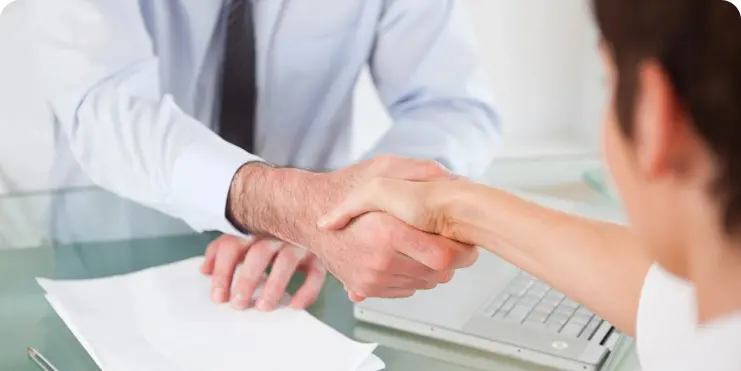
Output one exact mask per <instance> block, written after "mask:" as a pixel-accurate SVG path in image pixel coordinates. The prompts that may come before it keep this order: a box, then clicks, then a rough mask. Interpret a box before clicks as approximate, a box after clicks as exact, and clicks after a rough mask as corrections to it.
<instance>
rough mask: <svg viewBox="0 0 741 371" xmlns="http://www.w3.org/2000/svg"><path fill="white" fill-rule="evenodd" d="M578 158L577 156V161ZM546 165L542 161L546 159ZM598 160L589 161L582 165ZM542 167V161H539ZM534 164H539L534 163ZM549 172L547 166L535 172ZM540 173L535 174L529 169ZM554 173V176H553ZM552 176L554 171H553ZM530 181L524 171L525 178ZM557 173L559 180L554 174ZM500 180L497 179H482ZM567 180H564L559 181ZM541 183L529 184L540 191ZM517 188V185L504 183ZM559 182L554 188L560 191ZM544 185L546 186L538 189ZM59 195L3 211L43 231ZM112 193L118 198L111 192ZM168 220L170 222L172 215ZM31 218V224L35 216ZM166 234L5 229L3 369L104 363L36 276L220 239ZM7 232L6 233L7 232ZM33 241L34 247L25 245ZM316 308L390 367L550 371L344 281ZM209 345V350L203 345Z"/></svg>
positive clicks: (0, 285) (102, 270) (0, 297)
mask: <svg viewBox="0 0 741 371" xmlns="http://www.w3.org/2000/svg"><path fill="white" fill-rule="evenodd" d="M567 162H568V163H570V164H571V165H568V163H566V162H565V163H564V164H565V165H568V166H565V169H569V171H571V172H573V173H574V174H575V176H577V179H578V178H579V177H581V174H582V173H580V172H578V171H574V167H575V166H576V165H575V162H573V159H571V160H568V161H567ZM577 162H578V161H577ZM539 164H540V165H543V163H539ZM590 164H594V162H590V161H586V162H584V163H580V165H579V166H586V165H589V166H591V165H590ZM500 165H501V166H500V167H496V166H494V167H493V168H492V171H490V172H489V175H490V177H491V178H498V179H501V180H507V179H509V180H511V179H512V178H511V177H510V175H511V174H510V173H508V171H514V170H516V171H518V172H519V171H521V170H522V166H512V167H511V169H508V168H507V166H510V165H512V164H500ZM540 165H538V166H540ZM545 165H547V166H545V167H546V168H548V169H550V170H549V171H554V172H556V173H558V174H560V176H564V182H563V184H560V185H559V186H558V187H562V188H564V189H566V190H567V191H568V192H574V195H578V194H579V192H576V191H575V189H578V187H576V188H573V187H571V186H568V185H567V184H566V183H568V182H565V180H568V179H567V178H568V177H565V175H566V174H565V173H566V172H567V171H558V167H556V166H554V164H550V165H548V164H545ZM533 166H535V165H533ZM535 172H536V173H540V174H541V175H549V174H548V173H547V171H545V170H544V171H541V172H538V171H535ZM530 174H533V172H530ZM550 175H552V174H550ZM550 175H549V176H550ZM523 179H524V176H523ZM551 179H555V178H551ZM483 181H484V182H486V183H491V184H496V183H497V182H496V181H494V180H491V179H489V180H487V179H486V178H484V180H483ZM556 183H560V182H556ZM534 185H535V183H532V184H530V186H528V185H527V184H525V185H524V186H523V188H525V189H527V190H530V191H533V190H534V189H535V188H538V187H535V186H534ZM505 186H508V187H509V186H512V184H505ZM558 187H554V188H552V189H557V188H558ZM539 189H540V188H539ZM76 192H79V193H78V194H77V195H76V197H91V198H97V197H101V195H100V193H101V191H99V190H95V189H89V190H77V191H76ZM54 197H55V194H53V193H52V194H36V195H18V196H10V197H0V215H3V214H5V217H6V218H8V217H10V216H12V215H9V214H12V213H16V212H18V211H23V213H24V215H31V214H32V215H34V217H33V218H25V219H23V220H31V221H36V222H37V223H41V224H40V225H35V226H33V228H16V229H17V230H18V231H24V233H28V232H27V231H43V230H44V228H43V224H44V223H49V219H50V218H51V219H53V217H49V216H48V215H47V216H46V217H41V216H44V213H48V210H49V202H48V201H49V200H51V199H54ZM111 197H112V196H111ZM96 216H97V217H98V218H100V219H106V217H107V211H106V210H104V209H101V210H98V212H97V213H96ZM162 218H163V223H164V224H165V225H171V224H169V223H171V221H167V220H165V219H166V218H165V217H162ZM29 223H30V222H29ZM163 231H164V232H163V234H164V235H162V236H152V235H149V234H148V235H145V236H143V237H142V236H137V235H132V236H131V237H130V238H121V235H120V234H119V233H117V234H115V235H111V236H105V235H101V234H100V232H95V236H94V237H89V238H83V239H81V240H79V241H64V242H55V239H54V238H53V236H51V237H50V236H38V237H37V238H35V239H29V238H27V237H28V236H26V237H25V238H22V239H20V240H21V241H23V242H25V243H28V241H38V243H37V245H35V246H28V245H27V244H26V245H23V244H21V245H18V246H15V245H13V244H12V243H10V242H9V241H17V240H19V239H18V238H16V237H14V236H11V234H12V233H13V231H12V230H7V229H6V230H0V370H3V371H4V370H12V371H26V370H28V371H36V370H37V369H38V368H37V366H36V365H35V364H34V363H33V362H31V361H30V360H28V358H27V357H26V353H25V349H26V347H27V346H32V347H35V348H36V349H38V350H39V351H41V352H42V353H43V354H44V355H45V356H46V357H47V358H49V359H50V361H51V362H53V363H54V364H55V365H56V366H57V367H58V368H59V370H60V371H87V370H90V371H95V370H97V367H96V366H95V363H94V362H93V361H92V360H91V359H90V357H89V356H88V355H87V353H86V352H85V350H84V349H83V348H82V347H81V346H80V345H79V344H78V342H77V340H76V339H75V337H74V336H73V335H72V333H71V332H70V331H69V330H68V329H67V327H66V326H65V325H64V323H63V322H62V321H61V320H60V319H59V317H57V315H56V314H55V312H54V311H53V310H52V308H51V307H50V306H49V305H48V303H47V302H46V300H45V299H44V297H43V291H42V290H41V288H40V287H39V286H38V285H37V284H36V282H35V280H34V278H35V277H38V276H42V277H50V278H92V277H102V276H109V275H114V274H121V273H126V272H131V271H136V270H140V269H143V268H147V267H150V266H155V265H161V264H165V263H169V262H174V261H178V260H182V259H185V258H188V257H192V256H197V255H201V254H203V252H204V249H205V246H206V245H207V244H208V243H209V242H210V241H211V240H212V239H213V238H215V236H216V235H215V234H193V233H190V234H182V233H180V234H175V233H174V232H172V231H173V230H172V229H167V228H163ZM3 233H4V234H5V235H4V236H3V235H2V234H3ZM20 246H28V247H20ZM300 280H301V277H297V278H296V279H294V282H292V284H291V291H293V290H295V289H296V288H297V286H298V284H300ZM310 312H311V313H312V314H313V315H315V316H316V317H317V318H319V319H320V320H322V321H323V322H325V323H327V324H329V325H330V326H332V327H334V328H335V329H337V330H338V331H340V332H342V333H343V334H345V335H347V336H350V337H353V338H356V339H359V340H361V341H368V342H378V343H380V344H381V346H379V348H378V349H377V351H376V354H377V355H378V356H379V357H381V358H382V359H383V360H384V362H386V365H387V370H391V371H407V370H409V371H416V370H428V371H437V370H449V371H464V370H465V371H471V370H496V371H545V370H548V369H546V368H542V367H536V366H533V365H531V364H526V363H523V362H519V361H516V360H512V359H507V358H503V357H497V356H494V355H491V354H488V353H484V352H478V351H475V350H471V349H468V348H463V347H458V346H455V345H451V344H447V343H443V342H438V341H433V340H429V339H426V338H423V337H418V336H414V335H410V334H405V333H401V332H397V331H393V330H388V329H384V328H381V327H377V326H372V325H367V324H361V323H357V322H356V321H355V320H354V319H353V316H352V304H351V303H350V302H349V301H348V299H347V296H346V294H345V293H344V290H343V289H342V286H341V285H340V284H339V283H338V282H337V281H335V280H332V279H330V280H329V281H328V283H327V285H326V286H325V288H324V290H323V292H322V295H321V297H320V299H319V301H318V302H317V304H316V305H315V306H314V307H313V308H311V310H310ZM204 351H208V350H207V349H204ZM636 365H637V363H636V361H635V355H634V351H633V343H632V341H631V340H630V339H628V341H626V342H624V343H623V344H622V345H621V346H620V347H619V348H618V350H617V351H616V352H615V355H614V357H613V358H612V360H611V361H610V363H609V364H608V366H607V367H606V368H605V369H606V370H608V371H612V370H620V371H622V370H626V371H628V370H630V371H632V370H637V368H636Z"/></svg>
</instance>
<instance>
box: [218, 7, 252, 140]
mask: <svg viewBox="0 0 741 371" xmlns="http://www.w3.org/2000/svg"><path fill="white" fill-rule="evenodd" d="M225 4H227V5H226V6H227V8H228V16H227V31H226V50H225V52H224V65H223V75H222V83H221V84H222V87H221V115H220V128H219V134H220V135H221V137H222V138H224V139H225V140H227V141H229V142H230V143H232V144H234V145H236V146H238V147H241V148H242V149H244V150H246V151H247V152H250V153H254V146H255V143H254V142H255V109H256V106H257V83H256V80H255V75H256V66H255V54H256V53H255V31H254V22H253V16H252V4H251V1H250V0H226V2H225Z"/></svg>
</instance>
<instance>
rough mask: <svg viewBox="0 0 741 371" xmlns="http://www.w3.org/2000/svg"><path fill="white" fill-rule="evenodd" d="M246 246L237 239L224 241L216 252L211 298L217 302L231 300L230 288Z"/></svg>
mask: <svg viewBox="0 0 741 371" xmlns="http://www.w3.org/2000/svg"><path fill="white" fill-rule="evenodd" d="M243 255H244V248H242V246H240V245H238V244H237V242H236V241H230V242H228V243H227V242H222V243H221V246H220V247H219V251H218V254H216V261H215V262H214V270H213V274H212V276H211V298H212V299H213V301H215V302H217V303H223V302H226V301H227V300H229V289H230V288H231V285H232V279H233V278H234V270H235V269H236V268H237V265H238V264H239V262H240V260H242V256H243Z"/></svg>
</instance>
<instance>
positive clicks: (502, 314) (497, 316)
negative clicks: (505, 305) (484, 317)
mask: <svg viewBox="0 0 741 371" xmlns="http://www.w3.org/2000/svg"><path fill="white" fill-rule="evenodd" d="M492 318H494V319H496V320H500V321H504V319H505V318H507V313H506V312H503V311H501V310H500V311H498V312H497V314H495V315H494V317H492Z"/></svg>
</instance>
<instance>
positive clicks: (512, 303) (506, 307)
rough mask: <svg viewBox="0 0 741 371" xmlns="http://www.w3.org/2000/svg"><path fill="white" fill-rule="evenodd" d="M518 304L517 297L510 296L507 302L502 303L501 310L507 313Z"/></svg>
mask: <svg viewBox="0 0 741 371" xmlns="http://www.w3.org/2000/svg"><path fill="white" fill-rule="evenodd" d="M516 304H517V299H515V298H513V297H510V298H509V299H507V301H506V302H505V303H504V304H503V305H502V307H501V308H499V311H500V312H504V313H505V314H507V313H509V311H511V310H512V308H514V307H515V305H516Z"/></svg>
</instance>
